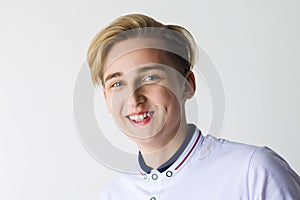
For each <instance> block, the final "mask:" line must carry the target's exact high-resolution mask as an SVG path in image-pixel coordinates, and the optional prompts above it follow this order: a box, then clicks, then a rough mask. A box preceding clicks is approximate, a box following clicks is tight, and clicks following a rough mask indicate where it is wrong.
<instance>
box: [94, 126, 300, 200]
mask: <svg viewBox="0 0 300 200" xmlns="http://www.w3.org/2000/svg"><path fill="white" fill-rule="evenodd" d="M137 171H138V172H137V173H135V174H127V173H124V174H123V173H122V174H119V175H118V176H116V177H115V178H114V179H113V180H112V181H111V182H110V183H109V184H107V185H106V186H105V187H104V188H103V189H102V191H101V193H100V197H99V199H100V200H121V199H126V200H127V199H128V200H171V199H172V200H173V199H175V200H177V199H178V200H183V199H188V200H194V199H195V200H196V199H204V200H220V199H221V200H227V199H228V200H248V199H249V200H298V199H299V200H300V178H299V176H298V175H297V174H296V173H295V172H294V171H293V170H292V169H291V168H290V167H289V165H288V164H287V163H286V162H285V161H284V160H283V159H282V158H281V157H280V156H279V155H278V154H276V153H275V152H274V151H272V150H270V149H269V148H267V147H255V146H251V145H245V144H240V143H234V142H229V141H226V140H224V139H216V138H214V137H212V136H210V135H208V136H203V135H201V132H200V131H199V130H198V129H197V128H195V131H194V133H193V135H192V137H191V139H190V140H189V142H188V144H187V146H186V147H185V149H184V151H183V152H182V153H181V155H180V156H179V158H177V160H176V161H175V162H173V164H172V165H171V166H169V167H168V168H167V169H165V170H164V171H163V172H160V171H158V170H154V169H152V170H151V171H150V172H149V173H147V172H145V171H144V170H142V169H141V167H140V165H138V167H137Z"/></svg>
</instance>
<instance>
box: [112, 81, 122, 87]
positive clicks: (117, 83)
mask: <svg viewBox="0 0 300 200" xmlns="http://www.w3.org/2000/svg"><path fill="white" fill-rule="evenodd" d="M120 86H122V82H121V81H117V82H114V83H113V84H111V86H110V87H111V88H118V87H120Z"/></svg>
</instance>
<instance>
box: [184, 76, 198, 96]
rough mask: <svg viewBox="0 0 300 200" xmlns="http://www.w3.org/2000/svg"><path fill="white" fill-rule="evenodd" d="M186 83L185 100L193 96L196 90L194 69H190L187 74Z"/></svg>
mask: <svg viewBox="0 0 300 200" xmlns="http://www.w3.org/2000/svg"><path fill="white" fill-rule="evenodd" d="M185 79H186V81H185V84H184V97H183V98H184V100H188V99H190V98H192V97H193V96H194V94H195V91H196V79H195V75H194V73H193V72H192V71H188V72H187V73H186V75H185Z"/></svg>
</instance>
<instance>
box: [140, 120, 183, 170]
mask: <svg viewBox="0 0 300 200" xmlns="http://www.w3.org/2000/svg"><path fill="white" fill-rule="evenodd" d="M175 131H176V132H177V134H176V135H175V136H174V138H173V139H171V141H169V142H168V143H167V144H161V145H160V146H158V143H157V141H154V142H155V143H156V145H150V146H152V148H151V150H150V149H149V148H147V147H145V146H139V149H140V151H141V153H142V155H143V158H144V161H145V163H146V164H147V165H148V166H149V167H152V168H153V169H157V168H158V167H160V166H161V165H162V164H163V163H165V162H167V161H168V160H169V159H170V158H171V157H172V155H173V154H174V153H175V152H176V151H177V150H178V149H179V147H180V146H181V145H182V143H183V141H184V140H185V138H186V135H187V132H188V126H187V124H186V123H181V124H180V125H179V128H177V129H176V130H175ZM162 136H163V134H162ZM158 141H159V138H158ZM154 146H155V147H156V148H155V149H153V147H154Z"/></svg>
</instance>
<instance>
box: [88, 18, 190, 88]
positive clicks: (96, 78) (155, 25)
mask: <svg viewBox="0 0 300 200" xmlns="http://www.w3.org/2000/svg"><path fill="white" fill-rule="evenodd" d="M128 32H130V34H127V33H128ZM125 33H126V34H125ZM135 37H152V38H153V37H155V38H159V39H162V40H163V41H167V43H168V44H170V45H171V46H173V47H172V49H176V52H175V53H174V52H172V51H168V53H169V55H170V56H172V58H173V59H176V61H177V62H179V63H180V64H184V69H183V72H182V73H186V72H187V71H189V70H191V69H192V67H193V65H194V62H195V57H196V45H195V41H194V38H193V36H192V35H191V34H190V32H189V31H188V30H186V29H185V28H183V27H181V26H178V25H164V24H162V23H160V22H158V21H156V20H155V19H153V18H151V17H148V16H146V15H142V14H129V15H125V16H121V17H119V18H117V19H116V20H114V21H113V22H112V23H111V24H110V25H108V26H107V27H105V28H104V29H102V30H101V31H100V32H99V33H98V34H97V35H96V36H95V37H94V38H93V40H92V41H91V43H90V46H89V48H88V51H87V61H88V65H89V67H90V71H91V76H92V81H93V83H94V84H99V83H102V85H103V69H104V66H105V59H106V57H107V54H108V52H109V50H110V49H111V47H112V46H113V45H114V44H116V43H117V42H120V41H122V40H126V39H128V38H135ZM181 71H182V70H181Z"/></svg>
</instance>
